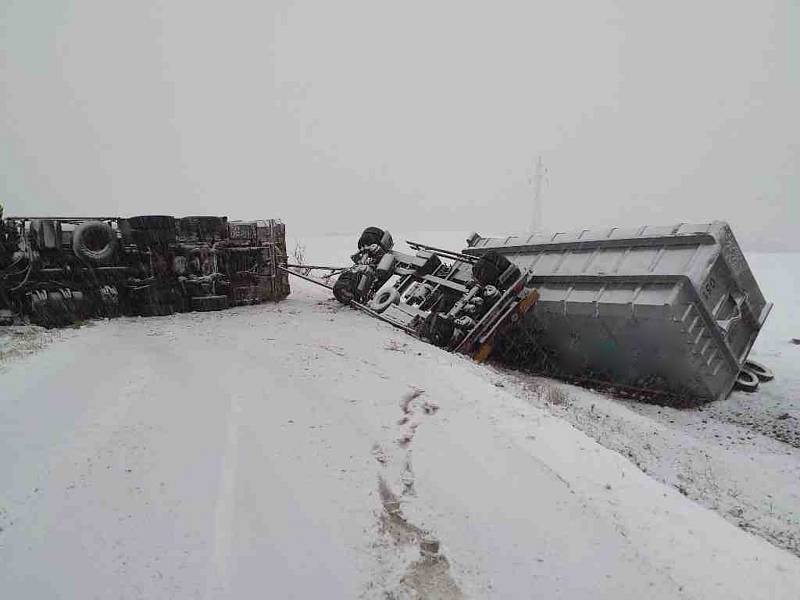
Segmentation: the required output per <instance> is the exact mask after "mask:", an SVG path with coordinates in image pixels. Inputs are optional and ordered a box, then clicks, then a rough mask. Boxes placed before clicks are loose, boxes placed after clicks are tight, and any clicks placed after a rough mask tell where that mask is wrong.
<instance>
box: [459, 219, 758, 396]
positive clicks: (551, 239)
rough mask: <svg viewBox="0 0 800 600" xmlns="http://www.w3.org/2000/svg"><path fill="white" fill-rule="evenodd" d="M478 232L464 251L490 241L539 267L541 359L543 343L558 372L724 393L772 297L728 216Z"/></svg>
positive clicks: (476, 250)
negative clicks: (492, 234)
mask: <svg viewBox="0 0 800 600" xmlns="http://www.w3.org/2000/svg"><path fill="white" fill-rule="evenodd" d="M470 243H471V245H470V247H469V248H467V249H466V250H465V251H464V252H465V253H466V254H470V255H473V256H479V255H480V254H482V253H484V252H486V251H488V250H490V249H491V250H495V251H497V252H499V253H501V254H504V255H505V256H507V257H508V258H509V259H510V260H512V261H513V262H514V263H515V264H517V265H518V266H519V267H520V269H523V270H526V269H530V270H531V275H530V277H529V280H528V284H529V285H532V286H534V287H537V288H538V289H539V294H540V298H539V301H538V303H537V305H536V306H535V308H534V309H533V310H532V311H531V312H530V313H529V314H528V316H527V319H526V323H525V325H526V329H527V330H528V331H529V333H532V334H533V336H535V340H536V345H537V346H538V348H539V350H540V351H541V352H540V354H539V355H538V356H536V357H533V356H532V357H531V360H532V361H535V360H540V359H541V358H542V356H541V354H542V353H543V354H544V355H546V357H547V362H548V365H549V369H550V370H551V371H554V372H555V374H557V375H562V376H567V377H584V378H590V379H599V380H605V381H609V382H613V383H615V384H621V385H626V386H631V387H644V388H647V389H657V390H662V391H664V392H668V393H671V394H674V395H679V396H682V397H689V398H693V399H702V400H712V399H719V398H724V397H725V396H727V394H728V393H729V392H730V390H731V389H732V387H733V385H734V382H735V380H736V377H737V375H738V373H739V371H740V369H741V367H742V366H743V364H744V361H745V359H746V358H747V355H748V353H749V352H750V348H751V347H752V345H753V343H754V342H755V339H756V336H757V335H758V332H759V330H760V329H761V327H762V325H763V323H764V321H765V319H766V318H767V315H768V314H769V311H770V309H771V307H772V305H771V304H769V303H768V302H766V300H765V299H764V296H763V295H762V293H761V290H760V289H759V287H758V284H757V283H756V281H755V278H754V277H753V274H752V272H751V271H750V268H749V266H748V264H747V261H746V260H745V258H744V255H743V254H742V252H741V249H740V248H739V245H738V243H737V242H736V239H735V237H734V235H733V232H732V231H731V229H730V227H729V226H728V224H727V223H724V222H720V221H716V222H713V223H709V224H699V225H689V224H679V225H675V226H668V227H651V226H643V227H640V228H636V229H621V228H610V229H605V230H582V231H576V232H569V233H555V234H552V235H545V234H534V235H530V236H508V237H504V238H481V237H479V236H476V237H473V238H472V239H471V241H470ZM523 366H524V365H523Z"/></svg>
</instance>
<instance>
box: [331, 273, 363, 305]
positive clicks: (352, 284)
mask: <svg viewBox="0 0 800 600" xmlns="http://www.w3.org/2000/svg"><path fill="white" fill-rule="evenodd" d="M359 279H360V278H359V277H358V275H357V274H356V273H353V272H352V271H345V272H344V273H342V274H341V275H339V277H338V279H337V280H336V283H334V284H333V295H334V297H335V298H336V299H337V300H338V301H339V302H341V303H342V304H350V302H352V301H353V300H356V299H357V298H358V281H359Z"/></svg>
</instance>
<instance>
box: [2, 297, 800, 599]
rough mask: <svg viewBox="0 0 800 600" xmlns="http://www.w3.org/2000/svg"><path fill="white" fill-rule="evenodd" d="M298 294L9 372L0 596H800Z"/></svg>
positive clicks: (637, 489)
mask: <svg viewBox="0 0 800 600" xmlns="http://www.w3.org/2000/svg"><path fill="white" fill-rule="evenodd" d="M293 285H294V286H295V289H294V292H293V295H292V296H291V297H290V298H289V299H288V300H287V301H285V302H282V303H280V304H279V305H267V306H258V307H248V308H239V309H233V310H231V311H227V312H221V313H213V314H184V315H175V316H172V317H159V318H152V319H119V320H116V321H108V322H98V323H95V324H92V325H90V326H87V327H83V328H81V329H80V330H76V331H68V332H66V333H64V335H63V336H61V338H60V339H57V340H56V341H54V342H53V343H52V344H50V345H48V346H47V347H45V348H44V349H42V350H39V351H38V352H35V353H33V354H29V355H27V356H22V357H14V358H10V359H8V360H7V361H6V363H5V364H4V365H3V366H2V367H0V394H1V395H0V528H1V530H0V596H2V597H3V598H264V597H269V598H358V597H363V598H385V597H396V598H403V597H423V598H460V597H466V598H473V597H474V598H615V599H618V598H642V597H647V598H725V599H726V600H730V599H732V598H743V599H745V598H746V599H753V598H787V599H790V598H791V599H795V598H797V597H798V594H799V593H800V559H798V558H797V557H795V556H793V555H792V554H790V553H788V552H786V551H785V550H782V549H779V548H776V547H775V546H773V545H771V544H769V543H767V542H766V541H764V540H763V539H761V538H759V537H756V536H754V535H751V534H749V533H747V532H744V531H742V530H741V529H738V528H736V527H735V526H733V525H731V524H730V523H728V522H727V521H725V520H724V519H723V518H721V517H720V516H719V515H718V514H716V513H714V512H712V511H710V510H708V509H706V508H703V507H701V506H700V505H698V504H695V503H694V502H692V501H691V500H689V499H687V498H686V497H684V496H682V495H681V494H680V493H679V492H678V491H676V490H675V489H673V488H671V487H667V486H665V485H663V484H661V483H659V482H657V481H655V480H653V479H651V478H649V477H648V476H647V475H645V474H644V473H642V472H641V471H640V470H639V469H637V468H636V467H635V466H634V465H633V464H631V463H630V462H629V461H628V460H627V459H625V458H623V457H622V456H620V455H619V454H617V453H615V452H613V451H611V450H608V449H606V448H604V447H602V446H600V445H599V444H597V443H596V442H595V441H593V440H592V439H590V438H589V437H587V436H586V435H584V434H583V433H581V432H580V431H578V430H576V429H574V428H573V427H572V426H571V425H570V424H568V423H567V422H566V421H564V420H562V419H560V418H558V417H557V416H553V415H552V414H550V413H548V412H547V411H545V410H543V409H541V408H539V407H536V406H534V405H532V404H531V403H530V402H527V401H525V400H524V399H521V398H519V397H515V396H514V395H513V394H511V393H510V392H509V391H508V389H510V388H509V387H499V386H497V385H494V383H497V377H498V376H497V374H496V373H492V375H491V376H488V375H487V373H488V372H489V371H488V370H487V369H484V368H481V367H478V366H475V365H473V364H471V363H470V362H469V361H468V360H466V359H463V358H460V357H455V356H452V355H449V354H446V353H443V352H441V351H439V350H438V349H436V348H433V347H430V346H427V345H425V344H422V343H418V342H416V341H414V340H412V339H410V338H408V337H407V336H404V335H403V334H401V333H398V332H396V331H395V330H393V329H391V328H390V327H389V326H388V325H385V324H383V323H380V322H376V321H374V320H371V319H369V318H368V317H366V316H364V315H362V314H360V313H357V312H355V311H352V310H350V309H347V308H344V307H340V306H338V305H337V304H336V303H335V302H334V301H332V300H329V299H328V296H327V294H326V293H325V291H324V290H321V289H317V288H311V287H310V286H307V285H303V284H298V283H297V282H296V281H294V282H293ZM493 382H494V383H493ZM423 537H424V538H429V537H430V538H434V539H436V540H438V541H439V542H440V555H439V558H438V559H424V558H421V556H420V551H419V546H420V540H421V539H422V538H423Z"/></svg>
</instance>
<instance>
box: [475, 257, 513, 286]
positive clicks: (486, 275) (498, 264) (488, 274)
mask: <svg viewBox="0 0 800 600" xmlns="http://www.w3.org/2000/svg"><path fill="white" fill-rule="evenodd" d="M510 266H511V261H510V260H508V259H507V258H506V257H505V256H503V255H502V254H500V253H499V252H497V251H495V250H489V251H488V252H486V254H483V255H481V257H480V258H478V261H477V262H476V263H475V264H474V265H472V277H473V278H475V281H477V282H478V283H480V284H481V285H494V286H497V287H500V286H498V285H497V284H498V282H499V279H500V276H501V275H502V274H503V273H505V272H506V270H507V269H508V268H509V267H510Z"/></svg>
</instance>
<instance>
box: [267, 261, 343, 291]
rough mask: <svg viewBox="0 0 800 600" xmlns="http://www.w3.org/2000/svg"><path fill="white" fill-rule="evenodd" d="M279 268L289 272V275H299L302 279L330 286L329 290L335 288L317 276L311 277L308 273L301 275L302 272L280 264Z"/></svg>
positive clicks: (326, 286)
mask: <svg viewBox="0 0 800 600" xmlns="http://www.w3.org/2000/svg"><path fill="white" fill-rule="evenodd" d="M278 269H279V270H281V271H283V272H284V273H288V274H289V275H294V276H295V277H299V278H300V279H305V280H306V281H310V282H311V283H316V284H317V285H319V286H322V287H324V288H328V289H329V290H332V289H333V286H332V285H328V284H327V283H323V282H322V281H320V280H319V279H317V278H315V277H309V276H308V275H301V274H300V273H295V272H294V271H292V270H291V269H287V268H286V267H284V266H281V265H278Z"/></svg>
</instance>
